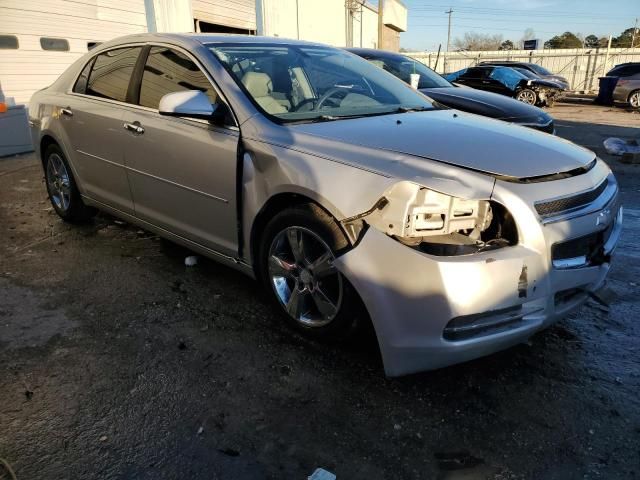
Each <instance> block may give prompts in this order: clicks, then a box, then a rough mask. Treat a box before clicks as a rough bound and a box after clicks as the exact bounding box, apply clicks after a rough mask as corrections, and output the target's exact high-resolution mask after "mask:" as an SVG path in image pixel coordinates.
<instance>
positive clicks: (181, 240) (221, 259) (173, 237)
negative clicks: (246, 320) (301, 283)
mask: <svg viewBox="0 0 640 480" xmlns="http://www.w3.org/2000/svg"><path fill="white" fill-rule="evenodd" d="M82 200H83V201H84V202H85V203H86V204H87V205H91V206H93V207H96V208H97V209H99V210H103V211H105V212H108V213H110V214H111V215H113V216H114V217H118V218H121V219H123V220H126V221H127V222H129V223H132V224H135V225H138V226H140V227H142V228H144V229H145V230H149V231H151V232H153V233H156V234H157V235H159V236H161V237H163V238H166V239H167V240H170V241H172V242H175V243H177V244H179V245H182V246H183V247H186V248H188V249H190V250H193V251H194V252H197V253H199V254H200V255H202V256H204V257H207V258H210V259H211V260H214V261H216V262H218V263H221V264H223V265H226V266H228V267H231V268H233V269H234V270H238V271H239V272H242V273H244V274H245V275H247V276H249V277H251V278H253V279H255V278H256V275H255V272H254V271H253V268H252V267H251V265H248V264H247V263H244V262H243V261H242V260H240V259H239V258H235V257H230V256H229V255H225V254H223V253H220V252H218V251H216V250H212V249H210V248H208V247H205V246H203V245H200V244H199V243H196V242H194V241H192V240H189V239H188V238H185V237H182V236H180V235H177V234H175V233H173V232H170V231H169V230H165V229H164V228H162V227H158V226H157V225H154V224H153V223H149V222H147V221H145V220H142V219H140V218H138V217H135V216H133V215H130V214H128V213H125V212H122V211H121V210H118V209H117V208H113V207H110V206H109V205H106V204H104V203H102V202H99V201H97V200H94V199H93V198H91V197H87V196H86V195H82Z"/></svg>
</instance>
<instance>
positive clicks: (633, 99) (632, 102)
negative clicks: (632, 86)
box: [629, 90, 640, 109]
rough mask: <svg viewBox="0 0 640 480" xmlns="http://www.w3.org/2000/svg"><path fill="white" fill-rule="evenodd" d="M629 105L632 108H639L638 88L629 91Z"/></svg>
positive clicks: (639, 96)
mask: <svg viewBox="0 0 640 480" xmlns="http://www.w3.org/2000/svg"><path fill="white" fill-rule="evenodd" d="M629 106H630V107H631V108H634V109H638V108H640V90H636V91H635V92H631V95H629Z"/></svg>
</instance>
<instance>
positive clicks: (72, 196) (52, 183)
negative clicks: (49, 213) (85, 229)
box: [44, 144, 97, 223]
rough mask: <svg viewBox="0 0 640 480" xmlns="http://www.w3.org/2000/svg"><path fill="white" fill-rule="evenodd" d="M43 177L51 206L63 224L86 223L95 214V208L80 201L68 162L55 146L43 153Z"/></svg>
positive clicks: (50, 146)
mask: <svg viewBox="0 0 640 480" xmlns="http://www.w3.org/2000/svg"><path fill="white" fill-rule="evenodd" d="M44 176H45V183H46V185H47V193H48V194H49V200H50V201H51V205H52V206H53V208H54V210H55V211H56V213H57V214H58V216H60V218H62V219H63V220H64V221H65V222H70V223H81V222H86V221H87V220H89V219H90V218H91V217H93V216H94V215H95V214H96V212H97V210H96V209H95V208H92V207H88V206H87V205H85V204H84V202H83V201H82V197H81V196H80V191H79V190H78V187H77V185H76V181H75V179H74V178H73V173H72V172H71V168H70V167H69V162H68V161H67V159H66V158H65V156H64V153H62V150H61V149H60V147H59V146H58V145H56V144H52V145H49V146H48V147H47V149H46V150H45V152H44Z"/></svg>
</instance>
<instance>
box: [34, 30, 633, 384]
mask: <svg viewBox="0 0 640 480" xmlns="http://www.w3.org/2000/svg"><path fill="white" fill-rule="evenodd" d="M29 115H30V122H31V124H32V133H33V138H34V144H35V145H36V146H37V149H38V152H39V155H40V156H41V158H42V165H43V168H44V172H45V177H46V186H47V190H48V193H49V196H50V198H51V202H52V204H53V206H54V208H55V210H56V212H57V213H58V214H59V215H60V216H61V217H62V218H63V219H64V220H66V221H69V222H81V221H86V220H88V219H89V218H90V217H91V216H92V215H93V214H95V212H96V210H97V209H99V210H104V211H106V212H109V213H111V214H113V215H115V216H118V217H121V218H123V219H125V220H127V221H129V222H132V223H135V224H138V225H140V226H142V227H143V228H146V229H148V230H150V231H153V232H156V233H158V234H159V235H162V236H164V237H166V238H168V239H171V240H173V241H175V242H177V243H180V244H183V245H186V246H187V247H189V248H191V249H192V250H194V251H196V252H199V253H200V254H202V255H206V256H208V257H211V258H213V259H216V260H219V261H220V262H222V263H225V264H227V265H229V266H231V267H233V268H236V269H238V270H240V271H242V272H244V273H246V274H247V275H250V276H253V277H255V278H257V279H258V280H259V281H260V282H261V283H262V284H263V285H264V287H265V288H266V289H267V291H268V292H270V295H271V297H272V299H273V302H274V305H275V307H276V308H277V309H278V310H279V311H280V312H281V313H282V318H283V319H284V320H285V321H287V322H289V323H290V324H291V325H292V326H293V327H294V328H297V329H299V330H300V331H302V332H304V333H306V334H308V335H311V336H314V337H316V338H324V339H331V340H343V339H345V338H348V337H352V336H354V335H358V332H359V331H361V330H360V328H361V327H362V326H364V325H366V324H367V323H369V322H370V323H371V324H372V325H373V327H374V329H375V332H376V335H377V339H378V342H379V346H380V350H381V353H382V357H383V361H384V367H385V371H386V373H387V374H388V375H402V374H407V373H411V372H416V371H420V370H425V369H433V368H438V367H442V366H445V365H450V364H453V363H457V362H462V361H466V360H470V359H472V358H476V357H479V356H482V355H486V354H489V353H491V352H495V351H497V350H500V349H504V348H507V347H509V346H512V345H515V344H517V343H520V342H523V341H526V340H527V338H529V337H530V336H531V335H533V334H534V333H535V332H537V331H539V330H540V329H542V328H545V327H547V326H548V325H550V324H551V323H553V322H555V321H556V320H558V319H560V318H562V317H563V316H564V315H566V314H567V313H568V312H570V311H572V310H574V309H575V308H576V307H578V306H579V305H580V304H581V303H582V302H583V301H584V300H585V299H586V298H587V297H588V296H589V295H592V294H594V292H596V291H597V290H598V289H599V288H600V287H601V286H602V285H603V283H604V281H605V277H606V276H607V272H608V270H609V265H610V261H611V254H612V253H613V250H614V248H615V246H616V242H617V240H618V236H619V233H620V228H621V221H622V208H621V207H620V206H619V201H618V186H617V183H616V179H615V178H614V176H613V175H612V173H611V171H610V169H609V168H608V167H607V165H606V164H605V163H604V162H603V161H602V160H600V159H598V158H596V156H595V155H594V153H592V152H590V151H588V150H585V149H583V148H580V147H577V146H575V145H573V144H571V143H569V142H567V141H564V140H561V139H558V138H555V137H553V136H551V135H547V134H545V133H540V132H537V131H532V130H530V129H526V128H523V127H519V126H516V125H512V124H508V123H503V122H501V121H497V120H490V119H487V118H484V117H479V116H475V115H471V114H466V113H462V112H459V111H456V110H451V109H446V108H444V107H442V106H441V105H439V104H436V103H433V102H432V101H431V100H430V99H429V98H428V97H425V96H424V95H422V94H420V93H418V92H416V91H414V90H412V89H411V88H410V87H408V86H407V85H405V84H404V83H403V82H402V81H400V80H398V79H396V78H395V77H393V76H392V75H390V74H388V73H386V72H384V71H382V70H381V69H379V68H377V67H375V66H373V65H370V64H369V63H368V62H367V61H366V60H363V59H361V58H359V57H356V56H355V55H352V54H350V53H348V52H345V51H342V50H338V49H335V48H332V47H328V46H325V45H319V44H312V43H305V42H296V41H285V40H282V39H277V38H259V37H242V36H238V37H235V36H211V35H173V34H143V35H136V36H130V37H125V38H120V39H117V40H114V41H111V42H108V43H104V44H102V45H100V46H99V47H98V48H96V49H94V50H92V51H91V52H89V53H87V54H86V55H85V56H84V57H82V58H80V59H79V60H78V61H77V62H76V63H75V64H74V65H73V66H71V67H70V68H69V69H68V70H67V71H66V72H65V73H64V74H63V75H62V76H61V77H60V78H59V79H58V80H57V81H56V82H55V83H54V84H53V85H51V86H50V87H48V88H45V89H43V90H41V91H39V92H38V93H36V94H35V95H34V96H33V98H32V100H31V105H30V108H29Z"/></svg>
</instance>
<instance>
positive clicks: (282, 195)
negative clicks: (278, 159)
mask: <svg viewBox="0 0 640 480" xmlns="http://www.w3.org/2000/svg"><path fill="white" fill-rule="evenodd" d="M304 204H313V205H315V206H317V207H319V208H321V209H322V210H324V211H325V212H326V213H327V215H329V216H331V218H333V219H334V220H335V221H336V223H337V224H338V225H339V226H340V229H341V230H342V232H343V233H344V234H345V236H346V232H344V228H343V227H342V224H340V222H339V220H338V218H337V216H336V215H335V214H334V212H332V211H331V209H330V208H327V207H326V206H325V205H323V204H322V203H321V202H319V201H318V200H317V199H314V198H312V197H311V196H310V195H307V194H305V193H300V192H293V191H285V192H279V193H276V194H274V195H272V196H271V197H269V199H268V200H267V201H266V202H265V203H264V204H263V205H262V208H260V210H259V211H258V213H257V214H256V216H255V217H254V219H253V222H252V224H251V231H250V234H249V253H250V255H251V265H252V266H253V268H254V271H256V272H257V263H256V262H257V261H258V251H259V245H260V240H261V237H262V234H263V232H264V229H265V227H266V226H267V224H268V223H269V220H270V219H271V218H273V217H274V216H275V215H276V214H278V213H279V212H281V211H283V210H285V209H286V208H289V207H292V206H297V205H304ZM347 238H348V237H347Z"/></svg>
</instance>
